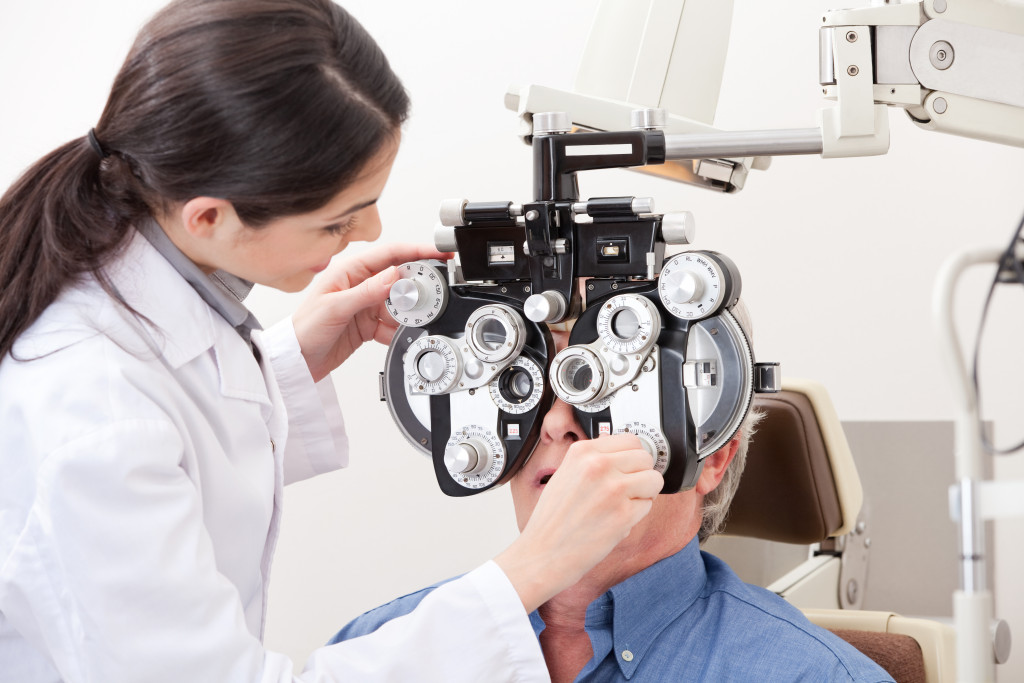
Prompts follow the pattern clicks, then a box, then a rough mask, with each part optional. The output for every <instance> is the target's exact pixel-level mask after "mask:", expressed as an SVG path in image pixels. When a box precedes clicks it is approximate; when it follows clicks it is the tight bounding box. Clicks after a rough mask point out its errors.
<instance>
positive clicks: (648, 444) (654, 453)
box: [635, 434, 658, 465]
mask: <svg viewBox="0 0 1024 683" xmlns="http://www.w3.org/2000/svg"><path fill="white" fill-rule="evenodd" d="M635 436H636V438H638V439H640V445H641V446H643V447H644V450H645V451H647V453H648V454H650V456H651V459H652V460H653V461H654V464H655V465H657V464H658V448H657V447H656V446H655V445H654V442H653V441H651V440H650V439H648V438H647V437H646V436H644V435H643V434H636V435H635Z"/></svg>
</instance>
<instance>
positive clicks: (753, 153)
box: [665, 128, 824, 159]
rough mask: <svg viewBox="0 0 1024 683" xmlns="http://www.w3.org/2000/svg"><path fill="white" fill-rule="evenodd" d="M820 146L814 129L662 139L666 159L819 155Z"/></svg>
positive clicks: (819, 137)
mask: <svg viewBox="0 0 1024 683" xmlns="http://www.w3.org/2000/svg"><path fill="white" fill-rule="evenodd" d="M823 147H824V144H823V142H822V138H821V130H819V129H817V128H792V129H785V130H752V131H739V132H730V133H695V134H672V135H666V136H665V158H666V159H718V158H730V157H733V158H737V157H772V156H783V155H789V154H821V152H822V149H823Z"/></svg>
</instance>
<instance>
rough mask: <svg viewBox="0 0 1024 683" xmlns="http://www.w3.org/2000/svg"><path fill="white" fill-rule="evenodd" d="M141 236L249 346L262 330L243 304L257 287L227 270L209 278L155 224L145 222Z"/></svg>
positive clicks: (149, 221)
mask: <svg viewBox="0 0 1024 683" xmlns="http://www.w3.org/2000/svg"><path fill="white" fill-rule="evenodd" d="M139 232H141V233H142V234H143V235H144V236H145V237H146V239H147V240H148V241H149V243H150V244H152V245H153V248H154V249H156V250H157V252H159V253H160V255H161V256H163V257H164V258H165V259H166V260H167V262H168V263H170V264H171V266H173V267H174V269H175V270H176V271H178V273H179V274H180V275H181V276H182V277H183V278H185V281H186V282H188V283H189V285H191V286H192V288H193V289H194V290H196V293H197V294H199V296H200V297H201V298H202V300H203V301H205V302H206V303H207V305H208V306H210V308H212V309H213V310H215V311H217V313H219V314H220V315H221V317H222V318H224V319H225V320H227V321H228V322H229V323H230V324H231V326H232V327H234V328H235V330H237V331H238V333H239V334H240V335H242V338H243V339H245V340H246V341H247V342H249V341H250V337H251V336H252V331H253V330H259V329H262V328H261V326H260V324H259V321H258V320H256V317H255V316H254V315H253V314H252V313H251V312H250V311H249V309H248V308H246V307H245V305H244V304H243V303H242V302H243V301H244V300H245V297H247V296H248V295H249V292H250V291H252V287H253V283H251V282H249V281H247V280H243V279H242V278H240V277H235V276H234V275H231V274H230V273H226V272H224V271H223V270H218V271H214V272H213V273H212V274H210V275H207V274H206V273H204V272H203V271H202V270H201V269H200V268H199V266H197V265H196V264H195V263H193V262H192V260H191V259H190V258H189V257H187V256H185V254H183V253H182V251H181V250H180V249H178V247H177V246H175V244H174V242H172V241H171V238H169V237H168V236H167V234H166V233H165V232H164V231H163V228H161V227H160V226H159V225H158V224H157V222H156V221H154V220H146V221H143V222H142V223H141V224H140V225H139Z"/></svg>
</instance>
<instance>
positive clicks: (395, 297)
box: [389, 279, 423, 313]
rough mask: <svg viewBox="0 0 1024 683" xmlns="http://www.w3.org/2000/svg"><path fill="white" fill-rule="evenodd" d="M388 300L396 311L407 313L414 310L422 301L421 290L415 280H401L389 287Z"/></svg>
mask: <svg viewBox="0 0 1024 683" xmlns="http://www.w3.org/2000/svg"><path fill="white" fill-rule="evenodd" d="M389 298H390V299H391V303H392V305H394V307H395V308H396V309H398V310H399V311H401V312H402V313H407V312H409V311H411V310H413V309H414V308H416V306H417V305H419V303H420V302H421V301H422V300H423V290H422V289H420V286H419V285H417V284H416V281H415V280H405V279H402V280H399V281H398V282H396V283H395V284H393V285H391V294H390V295H389Z"/></svg>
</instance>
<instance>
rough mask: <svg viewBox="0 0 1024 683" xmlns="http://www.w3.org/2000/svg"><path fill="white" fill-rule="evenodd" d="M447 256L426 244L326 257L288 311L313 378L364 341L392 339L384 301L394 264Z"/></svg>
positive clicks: (394, 272) (320, 376)
mask: <svg viewBox="0 0 1024 683" xmlns="http://www.w3.org/2000/svg"><path fill="white" fill-rule="evenodd" d="M448 257H449V255H448V254H443V253H440V252H438V251H436V250H435V249H433V248H432V247H428V246H422V245H413V244H385V245H380V246H377V247H374V248H373V249H371V250H369V251H366V252H364V253H362V254H358V255H351V256H344V255H342V256H338V257H336V258H335V259H334V260H333V261H331V265H330V266H328V268H327V270H325V271H324V272H323V274H322V275H321V276H320V277H318V278H317V279H316V280H315V281H314V282H313V285H312V287H311V289H310V293H309V295H308V296H307V297H306V300H305V301H303V302H302V304H301V305H300V306H299V308H298V310H296V311H295V313H294V314H293V315H292V323H293V325H294V326H295V336H296V337H297V338H298V340H299V348H300V349H301V350H302V355H303V357H305V359H306V365H307V366H309V372H310V374H311V375H312V376H313V380H314V381H316V382H319V381H320V380H321V379H323V378H324V377H326V376H327V375H328V374H330V372H331V371H332V370H334V369H335V368H336V367H338V366H339V365H341V364H342V363H343V362H345V360H346V359H348V357H349V356H351V355H352V353H353V352H354V351H355V350H356V349H358V348H359V347H360V346H361V345H362V343H363V342H365V341H369V340H370V339H376V340H377V341H379V342H380V343H382V344H388V343H390V342H391V337H393V336H394V334H395V330H397V329H398V323H396V322H395V321H394V319H392V317H391V316H390V315H388V312H387V309H386V308H385V307H384V300H385V299H387V298H388V294H389V292H390V291H391V285H392V284H394V283H395V281H396V280H398V272H397V270H396V266H399V265H401V264H403V263H406V262H409V261H417V260H420V259H430V258H434V259H442V260H443V259H447V258H448Z"/></svg>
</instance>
